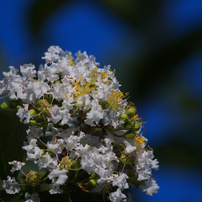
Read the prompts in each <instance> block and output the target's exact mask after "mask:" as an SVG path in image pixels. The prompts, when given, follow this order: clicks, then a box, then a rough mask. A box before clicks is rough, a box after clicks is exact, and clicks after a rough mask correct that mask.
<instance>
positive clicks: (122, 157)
mask: <svg viewBox="0 0 202 202" xmlns="http://www.w3.org/2000/svg"><path fill="white" fill-rule="evenodd" d="M126 162H127V158H126V155H125V154H123V153H122V154H121V156H120V158H119V163H121V164H125V163H126Z"/></svg>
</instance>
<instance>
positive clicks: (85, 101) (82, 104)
mask: <svg viewBox="0 0 202 202" xmlns="http://www.w3.org/2000/svg"><path fill="white" fill-rule="evenodd" d="M77 103H78V106H79V109H83V110H88V109H90V108H91V100H90V96H89V95H88V94H86V95H83V96H80V97H79V98H78V100H77Z"/></svg>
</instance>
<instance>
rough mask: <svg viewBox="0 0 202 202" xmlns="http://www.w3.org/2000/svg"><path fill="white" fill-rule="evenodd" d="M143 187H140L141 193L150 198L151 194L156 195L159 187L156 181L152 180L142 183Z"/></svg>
mask: <svg viewBox="0 0 202 202" xmlns="http://www.w3.org/2000/svg"><path fill="white" fill-rule="evenodd" d="M144 184H145V185H140V186H139V187H140V189H141V191H142V192H146V194H147V195H149V196H152V195H153V194H156V193H157V192H158V190H159V188H160V187H159V186H158V185H157V183H156V180H155V179H154V178H151V179H149V180H146V181H145V182H144Z"/></svg>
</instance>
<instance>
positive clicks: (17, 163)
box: [8, 161, 25, 173]
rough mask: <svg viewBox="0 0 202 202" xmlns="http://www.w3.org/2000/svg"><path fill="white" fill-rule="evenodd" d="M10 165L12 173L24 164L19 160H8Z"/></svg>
mask: <svg viewBox="0 0 202 202" xmlns="http://www.w3.org/2000/svg"><path fill="white" fill-rule="evenodd" d="M8 163H9V164H10V165H13V166H12V169H11V172H12V173H14V172H15V171H17V170H21V168H22V166H24V165H25V163H24V162H20V161H12V162H8Z"/></svg>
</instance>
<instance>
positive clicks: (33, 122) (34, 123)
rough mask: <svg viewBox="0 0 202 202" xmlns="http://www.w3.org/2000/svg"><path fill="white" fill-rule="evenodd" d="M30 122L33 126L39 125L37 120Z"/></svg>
mask: <svg viewBox="0 0 202 202" xmlns="http://www.w3.org/2000/svg"><path fill="white" fill-rule="evenodd" d="M29 124H30V125H32V126H34V125H37V122H36V120H30V121H29Z"/></svg>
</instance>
